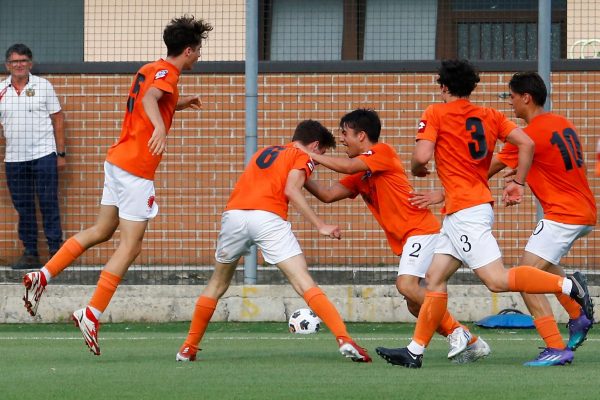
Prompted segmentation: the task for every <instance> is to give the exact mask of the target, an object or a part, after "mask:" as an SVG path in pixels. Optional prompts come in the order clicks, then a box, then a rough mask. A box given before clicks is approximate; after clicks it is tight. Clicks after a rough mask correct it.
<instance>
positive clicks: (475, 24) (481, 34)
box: [436, 0, 567, 60]
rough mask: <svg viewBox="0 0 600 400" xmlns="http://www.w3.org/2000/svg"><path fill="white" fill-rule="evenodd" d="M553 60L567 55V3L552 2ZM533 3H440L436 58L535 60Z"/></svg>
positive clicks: (527, 0)
mask: <svg viewBox="0 0 600 400" xmlns="http://www.w3.org/2000/svg"><path fill="white" fill-rule="evenodd" d="M552 10H553V11H552V25H551V51H552V58H553V59H558V58H565V57H566V53H567V51H566V50H567V46H566V35H567V12H566V0H554V1H552ZM537 30H538V2H537V1H535V0H520V1H494V0H473V1H465V0H439V2H438V23H437V40H436V57H437V58H438V59H443V58H456V57H458V58H468V59H470V60H535V59H536V58H537V41H538V34H537Z"/></svg>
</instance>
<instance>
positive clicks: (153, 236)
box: [0, 72, 600, 269]
mask: <svg viewBox="0 0 600 400" xmlns="http://www.w3.org/2000/svg"><path fill="white" fill-rule="evenodd" d="M47 78H48V79H49V80H50V81H51V82H52V83H53V84H54V85H55V89H56V91H57V93H58V94H59V97H60V100H61V102H62V104H63V107H64V110H65V112H66V134H67V151H68V157H67V160H68V167H67V168H66V169H65V170H64V171H63V172H62V175H61V190H60V201H61V211H62V221H63V226H64V231H65V237H69V236H71V235H73V234H75V233H76V232H78V231H80V230H82V229H84V228H86V227H89V226H91V225H92V224H93V223H94V221H95V219H96V215H97V211H98V204H99V200H100V196H101V190H102V182H103V173H102V162H103V160H104V156H105V154H106V150H107V148H108V147H109V146H110V145H111V144H112V143H113V141H114V140H115V139H116V138H117V137H118V136H119V131H120V123H121V118H122V116H123V110H124V106H125V101H126V94H127V92H128V89H129V85H130V81H131V76H130V75H127V76H118V75H87V76H81V75H51V76H47ZM509 78H510V74H508V73H507V74H498V73H483V74H482V82H481V84H480V85H479V88H478V89H477V90H476V94H475V95H474V96H473V98H472V100H473V101H474V102H477V103H481V104H485V105H489V106H494V107H496V108H499V109H501V110H502V111H504V112H506V113H507V114H508V115H512V114H511V110H510V108H509V107H508V104H507V102H506V101H505V100H501V99H499V98H498V94H499V93H502V92H506V90H507V89H506V82H507V81H508V79H509ZM552 80H553V91H554V95H553V98H552V99H553V109H554V111H556V112H558V113H561V114H563V115H565V116H567V117H568V118H570V119H571V120H572V121H573V122H574V123H575V125H576V126H577V127H578V133H579V137H580V140H581V142H582V144H583V147H584V151H585V158H586V161H587V168H588V171H589V174H588V177H589V178H590V184H591V185H592V187H593V190H594V193H595V194H596V195H599V194H600V179H598V178H595V177H593V176H592V166H593V160H594V147H595V142H596V140H597V139H598V135H597V134H596V131H595V127H596V126H599V125H600V73H596V72H561V73H554V74H553V76H552ZM181 92H182V94H191V93H198V94H200V95H201V97H202V99H203V102H204V108H203V110H202V111H200V112H197V111H183V112H178V113H177V114H176V116H175V121H174V124H173V128H172V130H171V133H170V136H169V142H168V149H167V153H166V155H165V157H164V158H163V162H162V164H161V166H160V169H159V172H158V174H157V181H156V187H157V202H158V204H159V206H160V212H159V215H158V217H157V218H156V219H154V220H153V221H152V222H151V223H150V225H149V230H148V232H147V234H146V241H145V245H144V251H143V252H142V255H141V256H140V257H139V258H138V260H137V261H136V263H137V264H152V265H195V264H204V265H206V264H211V263H212V256H213V252H214V244H215V239H216V236H217V233H218V230H219V224H220V214H221V211H222V209H223V207H224V205H225V202H226V200H227V197H228V195H229V192H230V190H231V188H232V186H233V184H234V183H235V180H236V178H237V176H238V174H239V173H240V171H241V170H242V168H243V159H244V140H245V138H244V136H245V120H244V118H245V115H244V106H245V95H244V77H243V76H240V75H185V76H184V77H183V78H182V80H181ZM258 101H259V111H258V126H259V129H258V130H259V132H258V135H259V137H258V143H259V146H262V145H266V144H281V143H285V142H287V141H289V139H290V138H291V135H292V133H293V129H294V127H295V126H296V124H297V122H298V121H300V120H302V119H307V118H312V119H317V120H320V121H321V122H323V123H324V124H325V125H326V126H328V127H330V128H331V129H336V127H337V122H338V120H339V118H340V116H341V115H342V114H344V113H345V112H347V111H349V110H352V109H354V108H357V107H369V108H374V109H376V110H377V111H378V112H379V114H380V116H381V118H382V120H383V131H382V141H384V142H387V143H390V144H393V145H394V146H395V148H396V149H397V150H398V151H399V152H400V155H401V157H403V159H404V162H405V166H408V160H409V158H410V153H411V151H412V147H413V143H414V135H415V127H416V124H417V122H418V120H419V117H420V114H421V112H422V110H424V109H425V107H426V106H427V105H428V104H430V103H432V102H437V101H439V98H438V89H437V85H436V84H435V76H434V74H431V73H426V74H421V73H419V74H415V73H405V74H306V75H300V74H294V75H289V74H270V75H262V76H260V78H259V99H258ZM334 132H336V133H337V131H334ZM0 147H1V149H0V151H2V152H3V151H4V144H3V143H2V144H1V145H0ZM335 154H337V155H340V156H344V152H343V149H336V150H335ZM317 170H318V172H317V173H316V177H318V178H320V179H325V180H329V179H336V176H337V175H336V174H333V173H331V172H328V171H325V170H324V169H323V168H318V169H317ZM413 181H414V183H415V186H416V187H417V188H419V189H425V188H433V187H436V186H438V187H439V185H437V182H436V180H435V179H433V178H432V179H426V180H413ZM493 186H494V188H495V195H496V198H499V193H500V192H499V187H500V180H499V179H494V181H493ZM527 194H528V198H527V201H526V203H525V204H522V205H520V206H519V207H517V208H511V209H504V208H503V207H502V206H498V207H496V221H497V222H496V226H495V228H496V236H497V238H498V239H499V242H500V246H501V248H502V249H503V251H504V254H505V257H506V259H507V263H509V264H512V263H516V262H517V259H518V255H519V254H520V252H521V251H522V249H523V247H524V245H525V242H526V240H527V238H528V236H529V234H530V232H531V230H532V228H533V226H534V221H535V206H534V205H533V202H532V200H531V194H530V192H528V193H527ZM307 196H308V195H307ZM310 201H311V204H313V205H314V206H315V207H316V209H317V211H318V212H319V213H320V214H321V215H323V217H324V218H325V219H326V220H327V221H329V222H332V223H333V222H336V223H338V224H340V226H341V228H342V230H343V233H344V238H343V239H342V240H341V241H333V240H330V239H326V238H321V237H318V235H317V234H316V232H315V230H314V229H313V228H312V227H311V226H309V224H306V223H304V222H303V221H302V220H301V218H299V216H298V214H297V213H295V212H294V211H293V210H292V212H291V216H290V220H291V222H292V224H293V226H294V229H295V231H296V232H297V234H298V237H299V239H300V241H301V244H302V246H303V248H304V250H305V252H306V254H307V256H308V260H309V262H310V263H311V264H320V265H329V264H343V265H355V266H356V265H379V264H392V265H394V264H396V263H397V258H396V257H395V256H393V255H392V254H391V252H390V250H389V249H388V246H387V244H386V241H385V238H384V236H383V235H382V233H381V231H380V229H379V227H378V225H377V223H376V222H375V221H374V219H373V218H372V217H371V215H370V213H369V212H368V210H367V208H366V207H365V206H364V204H363V203H362V200H360V199H355V200H346V201H343V202H340V203H337V204H330V205H321V204H318V202H317V201H315V200H314V199H310ZM438 211H439V210H437V209H436V213H438ZM438 215H439V213H438ZM16 224H17V217H16V212H15V211H14V209H13V208H12V204H11V201H10V196H9V194H8V191H7V189H6V180H5V176H4V167H3V166H2V172H1V173H0V263H6V262H10V261H12V260H13V259H14V258H16V257H17V256H18V254H19V253H20V251H21V244H20V243H19V240H18V237H17V230H16ZM40 236H42V235H40ZM116 237H117V238H118V235H117V236H116ZM116 244H117V241H109V242H108V243H105V244H103V245H100V246H98V247H96V248H94V249H91V250H89V251H88V252H87V253H85V255H84V256H83V257H82V258H81V260H80V262H81V264H84V265H87V264H103V263H105V262H106V260H107V258H108V257H109V256H110V254H111V252H112V249H113V248H115V246H116ZM599 244H600V235H599V234H598V233H597V232H594V233H592V234H591V235H589V236H588V237H586V238H584V239H582V240H579V241H578V243H577V245H576V246H575V248H574V249H573V251H572V252H571V254H570V255H569V256H568V257H566V258H565V259H564V261H565V264H567V265H574V266H580V267H582V268H590V269H591V268H594V266H596V265H600V254H599V253H600V252H598V251H597V250H598V248H599ZM44 248H45V243H44V242H43V240H41V241H40V249H41V251H42V252H43V253H44V251H45V249H44ZM2 260H4V262H2Z"/></svg>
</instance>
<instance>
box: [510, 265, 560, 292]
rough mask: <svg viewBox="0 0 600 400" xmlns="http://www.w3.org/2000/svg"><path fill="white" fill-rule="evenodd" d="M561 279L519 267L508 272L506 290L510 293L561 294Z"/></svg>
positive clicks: (540, 271)
mask: <svg viewBox="0 0 600 400" xmlns="http://www.w3.org/2000/svg"><path fill="white" fill-rule="evenodd" d="M563 279H564V278H563V277H562V276H558V275H554V274H551V273H549V272H545V271H542V270H539V269H537V268H534V267H529V266H525V265H521V266H518V267H515V268H511V269H509V270H508V288H509V289H510V291H511V292H525V293H562V283H563Z"/></svg>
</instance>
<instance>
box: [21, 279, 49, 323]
mask: <svg viewBox="0 0 600 400" xmlns="http://www.w3.org/2000/svg"><path fill="white" fill-rule="evenodd" d="M46 285H47V282H46V275H44V273H43V272H41V271H35V272H29V273H27V274H25V276H24V277H23V286H25V296H23V301H24V302H25V308H26V309H27V312H29V314H30V315H31V316H32V317H33V316H35V314H36V313H37V309H38V306H39V305H40V299H41V298H42V294H44V290H46ZM30 295H31V298H30V297H29V296H30ZM32 301H33V303H32Z"/></svg>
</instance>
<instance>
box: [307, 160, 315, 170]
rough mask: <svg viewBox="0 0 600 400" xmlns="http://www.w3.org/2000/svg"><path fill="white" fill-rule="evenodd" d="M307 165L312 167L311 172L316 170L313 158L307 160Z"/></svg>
mask: <svg viewBox="0 0 600 400" xmlns="http://www.w3.org/2000/svg"><path fill="white" fill-rule="evenodd" d="M306 166H307V167H308V169H310V172H313V171H314V170H315V164H313V162H312V160H311V161H309V162H307V163H306Z"/></svg>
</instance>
